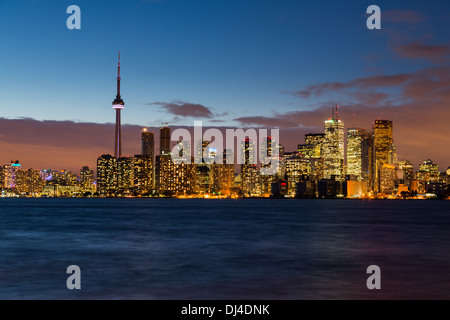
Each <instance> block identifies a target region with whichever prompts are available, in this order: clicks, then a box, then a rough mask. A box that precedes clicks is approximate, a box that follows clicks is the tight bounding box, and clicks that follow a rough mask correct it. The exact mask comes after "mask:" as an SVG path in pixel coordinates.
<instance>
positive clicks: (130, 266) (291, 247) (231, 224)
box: [0, 199, 450, 300]
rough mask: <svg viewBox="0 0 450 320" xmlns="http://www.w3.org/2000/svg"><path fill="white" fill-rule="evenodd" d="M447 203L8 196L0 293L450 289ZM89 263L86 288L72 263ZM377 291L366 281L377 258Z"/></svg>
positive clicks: (361, 295) (347, 294) (443, 293)
mask: <svg viewBox="0 0 450 320" xmlns="http://www.w3.org/2000/svg"><path fill="white" fill-rule="evenodd" d="M449 209H450V201H358V200H357V201H351V200H256V199H252V200H199V199H188V200H179V199H0V299H288V300H294V299H450V275H449V270H450V252H449V248H450V210H449ZM73 264H75V265H78V266H79V267H80V268H81V288H82V289H81V290H68V289H67V287H66V279H67V277H68V276H69V275H68V274H66V269H67V267H68V266H69V265H73ZM373 264H375V265H378V266H380V268H381V290H374V291H370V290H368V289H367V287H366V279H367V277H368V276H369V275H368V274H366V269H367V267H368V266H369V265H373Z"/></svg>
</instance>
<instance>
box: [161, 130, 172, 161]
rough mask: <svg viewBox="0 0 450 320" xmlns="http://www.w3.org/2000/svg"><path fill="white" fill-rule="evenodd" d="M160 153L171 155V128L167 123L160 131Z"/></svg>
mask: <svg viewBox="0 0 450 320" xmlns="http://www.w3.org/2000/svg"><path fill="white" fill-rule="evenodd" d="M159 151H160V154H169V153H170V152H171V151H172V150H170V127H168V126H167V123H165V125H164V124H163V126H162V127H161V129H160V130H159Z"/></svg>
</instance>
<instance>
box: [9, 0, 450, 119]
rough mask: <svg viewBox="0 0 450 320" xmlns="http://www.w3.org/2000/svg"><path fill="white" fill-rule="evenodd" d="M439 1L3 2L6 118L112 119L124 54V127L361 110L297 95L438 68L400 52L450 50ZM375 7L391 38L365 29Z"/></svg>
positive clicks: (329, 98) (329, 97) (327, 97)
mask: <svg viewBox="0 0 450 320" xmlns="http://www.w3.org/2000/svg"><path fill="white" fill-rule="evenodd" d="M429 3H430V2H425V1H395V3H394V2H393V1H361V0H359V1H356V0H355V1H308V2H306V1H286V0H284V1H283V0H281V1H280V0H276V1H275V0H270V1H268V0H226V1H222V0H203V1H197V0H153V1H152V0H147V1H145V0H135V1H129V0H128V1H94V0H89V1H80V0H78V1H40V0H21V1H16V0H4V1H0V39H1V40H2V46H1V50H0V70H1V73H0V74H1V76H0V88H1V95H2V101H3V107H2V113H1V117H5V118H19V117H30V118H34V119H38V120H43V119H51V120H74V121H82V122H97V123H104V122H113V121H114V112H113V110H112V109H111V101H112V100H113V98H114V95H115V76H116V63H117V51H118V50H121V53H122V83H123V86H122V88H123V89H122V96H123V99H124V100H125V103H126V106H125V111H124V112H123V121H124V123H129V124H137V125H145V126H148V125H159V124H160V123H161V121H168V122H169V123H171V124H174V125H175V124H177V125H192V124H193V118H192V117H186V115H189V112H190V111H193V112H194V113H193V114H195V115H197V117H196V119H202V117H198V115H199V112H200V113H201V112H203V111H202V110H206V109H202V107H205V108H207V110H209V112H210V113H209V114H206V115H205V117H203V120H204V121H205V124H213V123H212V122H210V120H212V119H214V120H216V121H217V120H222V121H223V122H216V123H220V124H221V125H239V124H242V123H240V122H239V121H234V119H237V118H246V117H252V116H264V117H271V116H273V114H274V113H276V114H280V113H283V114H284V113H289V112H294V111H304V110H314V109H317V108H320V107H321V106H323V105H327V104H328V103H330V104H331V103H332V102H334V101H336V103H340V104H343V105H346V104H350V103H353V101H348V100H345V99H343V98H342V97H340V98H338V97H336V96H335V94H334V93H333V92H326V93H324V94H323V95H319V96H309V97H306V98H305V97H300V96H298V95H295V94H294V92H296V91H299V90H302V89H304V88H306V87H308V86H311V85H314V84H317V83H324V82H337V81H338V82H349V81H352V80H353V79H356V78H363V77H368V76H374V75H393V74H401V73H411V72H415V71H417V70H420V69H423V68H426V67H430V66H433V65H434V63H433V62H432V61H429V60H425V59H407V58H405V57H404V56H403V57H402V56H399V55H398V54H396V52H395V51H394V50H393V49H392V48H393V46H395V44H397V43H415V42H418V41H419V42H420V43H427V44H428V45H430V44H437V45H440V44H443V43H445V42H448V30H449V23H448V21H449V14H450V10H448V9H449V2H448V1H444V0H442V1H439V0H437V1H433V2H432V5H430V4H429ZM71 4H76V5H78V6H80V8H81V16H82V22H81V30H68V29H67V28H66V19H67V18H68V16H69V15H68V14H67V13H66V8H67V7H68V6H69V5H71ZM371 4H377V5H379V6H380V7H381V10H382V29H381V30H368V29H367V28H366V19H367V17H368V15H367V14H366V12H365V11H366V8H367V7H368V6H369V5H371ZM405 12H406V13H408V12H409V15H406V17H405ZM384 13H386V15H384ZM400 13H401V14H402V15H403V16H402V17H400V19H398V18H396V17H398V16H399V15H400ZM385 17H386V19H385ZM414 19H417V20H419V21H417V22H415V21H414ZM408 20H409V21H408ZM382 90H384V91H383V92H386V90H390V91H387V93H395V90H396V88H388V89H382ZM346 99H350V98H348V97H347V98H346ZM339 100H343V101H339ZM155 102H158V104H152V103H155ZM192 104H193V105H197V109H195V106H194V109H192V108H193V106H192ZM171 106H172V108H171ZM173 106H175V107H176V106H181V107H183V106H187V107H186V108H185V109H183V110H184V111H183V110H182V111H181V112H180V109H177V108H174V107H173ZM198 108H200V109H198ZM174 110H175V111H174ZM176 110H178V111H176ZM171 112H172V113H171ZM183 112H185V113H186V114H185V113H183ZM173 113H178V114H173ZM211 115H212V116H211ZM327 115H328V113H327ZM208 118H209V119H208Z"/></svg>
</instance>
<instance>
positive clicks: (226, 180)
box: [213, 149, 234, 195]
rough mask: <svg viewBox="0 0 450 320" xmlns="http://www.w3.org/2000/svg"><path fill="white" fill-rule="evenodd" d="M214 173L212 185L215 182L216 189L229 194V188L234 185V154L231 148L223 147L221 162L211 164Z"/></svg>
mask: <svg viewBox="0 0 450 320" xmlns="http://www.w3.org/2000/svg"><path fill="white" fill-rule="evenodd" d="M215 170H217V173H216V174H215V177H214V178H215V179H217V180H215V179H214V186H216V184H217V189H218V190H219V191H220V192H221V193H222V194H226V195H230V193H231V189H232V188H233V187H234V186H233V185H234V154H233V152H232V151H231V150H229V149H225V150H224V152H223V164H216V165H213V171H214V172H215Z"/></svg>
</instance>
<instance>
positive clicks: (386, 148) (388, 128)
mask: <svg viewBox="0 0 450 320" xmlns="http://www.w3.org/2000/svg"><path fill="white" fill-rule="evenodd" d="M373 135H374V149H375V185H374V189H375V191H379V190H380V170H381V168H382V167H383V165H385V164H389V153H390V151H391V150H392V149H391V146H392V145H393V143H394V138H393V130H392V121H390V120H375V123H374V125H373Z"/></svg>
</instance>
